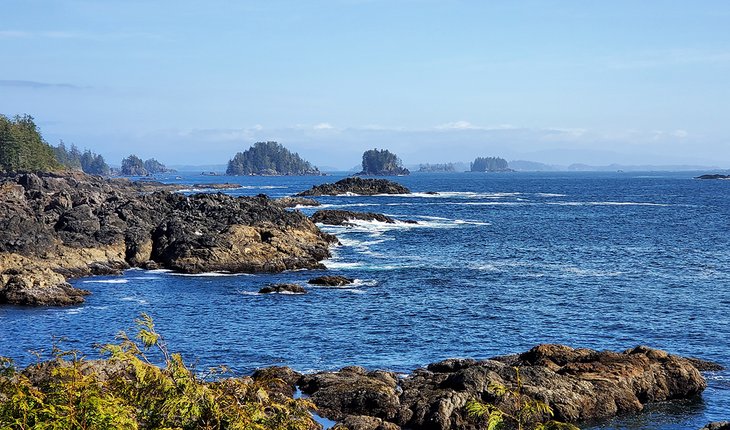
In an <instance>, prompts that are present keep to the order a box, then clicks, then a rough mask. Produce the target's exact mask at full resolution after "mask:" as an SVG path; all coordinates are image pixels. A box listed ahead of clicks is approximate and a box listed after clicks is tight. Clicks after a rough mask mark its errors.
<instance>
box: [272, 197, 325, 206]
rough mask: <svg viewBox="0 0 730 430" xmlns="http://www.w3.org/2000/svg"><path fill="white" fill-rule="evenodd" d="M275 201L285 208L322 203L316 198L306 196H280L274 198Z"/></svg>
mask: <svg viewBox="0 0 730 430" xmlns="http://www.w3.org/2000/svg"><path fill="white" fill-rule="evenodd" d="M274 203H276V204H277V205H279V206H281V207H283V208H293V207H297V206H319V205H320V203H319V202H318V201H317V200H314V199H308V198H306V197H280V198H278V199H274Z"/></svg>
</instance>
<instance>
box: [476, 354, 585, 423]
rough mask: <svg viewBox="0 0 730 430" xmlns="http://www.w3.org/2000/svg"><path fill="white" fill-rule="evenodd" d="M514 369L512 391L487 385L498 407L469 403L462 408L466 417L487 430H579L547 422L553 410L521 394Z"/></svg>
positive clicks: (518, 379)
mask: <svg viewBox="0 0 730 430" xmlns="http://www.w3.org/2000/svg"><path fill="white" fill-rule="evenodd" d="M514 369H515V379H516V387H515V388H512V389H510V388H507V387H505V386H504V385H502V384H498V383H495V382H492V383H490V384H489V387H488V389H489V391H490V392H491V393H492V394H494V396H496V397H497V398H498V399H500V402H499V403H500V406H495V405H492V404H489V403H484V402H482V401H480V400H475V399H472V400H470V401H469V402H468V403H467V404H466V411H467V413H468V414H469V416H470V417H473V418H478V419H481V420H483V421H484V424H485V426H486V429H487V430H507V429H517V430H523V429H525V430H526V429H534V430H580V429H579V428H578V427H576V426H574V425H572V424H567V423H562V422H560V421H555V420H553V419H551V418H552V417H553V410H552V408H550V406H548V405H547V404H546V403H543V402H541V401H539V400H535V399H533V398H531V397H529V396H526V395H525V394H523V392H522V377H521V376H520V369H519V367H515V368H514ZM546 417H547V418H548V420H547V421H545V418H546Z"/></svg>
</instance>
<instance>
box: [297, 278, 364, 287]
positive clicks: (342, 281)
mask: <svg viewBox="0 0 730 430" xmlns="http://www.w3.org/2000/svg"><path fill="white" fill-rule="evenodd" d="M307 282H308V283H310V284H312V285H322V286H326V287H341V286H343V285H349V284H352V283H353V282H355V280H354V279H352V278H346V277H344V276H319V277H316V278H312V279H310V280H309V281H307Z"/></svg>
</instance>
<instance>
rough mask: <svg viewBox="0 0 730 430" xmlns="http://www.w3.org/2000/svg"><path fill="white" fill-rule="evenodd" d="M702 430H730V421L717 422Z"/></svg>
mask: <svg viewBox="0 0 730 430" xmlns="http://www.w3.org/2000/svg"><path fill="white" fill-rule="evenodd" d="M700 430H730V421H716V422H714V423H709V424H707V425H706V426H704V427H702V428H701V429H700Z"/></svg>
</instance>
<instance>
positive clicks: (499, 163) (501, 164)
mask: <svg viewBox="0 0 730 430" xmlns="http://www.w3.org/2000/svg"><path fill="white" fill-rule="evenodd" d="M471 171H472V172H511V171H512V169H510V168H509V165H508V164H507V160H505V159H504V158H499V157H477V158H476V159H475V160H474V161H473V162H472V163H471Z"/></svg>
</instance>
